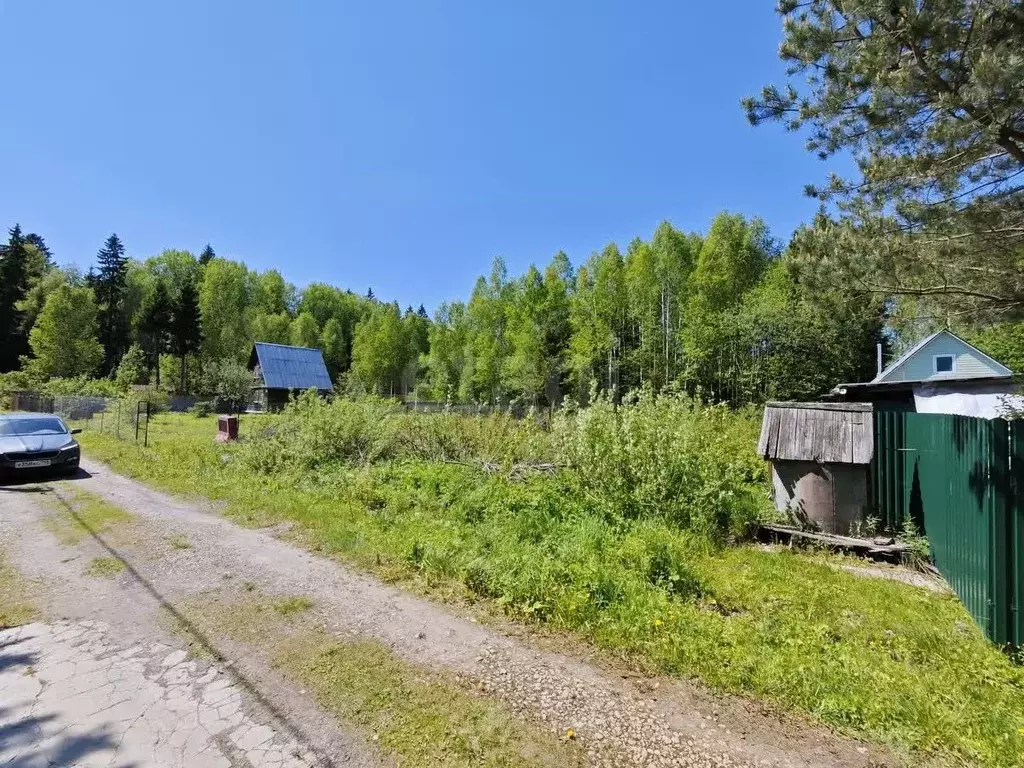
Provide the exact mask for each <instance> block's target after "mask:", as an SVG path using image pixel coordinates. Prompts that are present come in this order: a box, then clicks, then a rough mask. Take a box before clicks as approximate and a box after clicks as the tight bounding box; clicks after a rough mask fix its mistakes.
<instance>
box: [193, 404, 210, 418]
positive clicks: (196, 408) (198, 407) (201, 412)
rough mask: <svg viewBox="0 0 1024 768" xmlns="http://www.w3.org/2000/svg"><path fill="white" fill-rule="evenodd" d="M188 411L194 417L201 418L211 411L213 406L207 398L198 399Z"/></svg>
mask: <svg viewBox="0 0 1024 768" xmlns="http://www.w3.org/2000/svg"><path fill="white" fill-rule="evenodd" d="M188 412H189V413H191V414H192V415H193V416H195V417H196V418H199V419H202V418H204V417H206V416H209V415H210V414H211V413H213V406H212V405H211V404H210V403H209V401H207V400H200V401H199V402H198V403H196V404H195V405H193V406H192V407H191V408H189V409H188Z"/></svg>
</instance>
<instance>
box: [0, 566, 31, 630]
mask: <svg viewBox="0 0 1024 768" xmlns="http://www.w3.org/2000/svg"><path fill="white" fill-rule="evenodd" d="M36 616H37V612H36V609H35V608H34V607H33V605H32V603H31V602H30V601H29V599H28V590H27V589H26V587H25V580H24V579H23V578H22V576H21V574H20V573H18V571H17V569H15V567H14V566H13V565H11V564H10V562H8V560H7V556H6V555H5V554H4V552H3V551H2V550H0V629H7V628H8V627H17V626H20V625H21V624H28V623H29V622H30V621H32V620H33V619H35V618H36Z"/></svg>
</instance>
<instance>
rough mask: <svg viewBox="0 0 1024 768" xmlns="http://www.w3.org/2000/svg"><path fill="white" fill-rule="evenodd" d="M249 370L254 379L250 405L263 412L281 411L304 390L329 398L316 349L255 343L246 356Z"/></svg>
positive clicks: (321, 358)
mask: <svg viewBox="0 0 1024 768" xmlns="http://www.w3.org/2000/svg"><path fill="white" fill-rule="evenodd" d="M249 370H250V371H252V373H253V378H254V384H253V388H252V392H253V403H254V404H255V405H256V406H257V407H258V408H259V409H260V410H264V411H278V410H281V409H282V408H284V406H285V405H286V404H287V403H288V399H289V398H290V397H293V396H294V395H297V394H299V393H300V392H305V391H306V390H307V389H315V390H317V391H318V392H319V393H320V394H321V395H329V394H330V393H331V388H332V387H333V384H332V383H331V375H330V374H329V373H328V372H327V365H326V364H325V363H324V356H323V353H321V352H320V350H319V349H311V348H309V347H289V346H287V345H285V344H269V343H266V342H262V341H257V342H256V343H255V344H254V345H253V348H252V353H251V354H250V355H249Z"/></svg>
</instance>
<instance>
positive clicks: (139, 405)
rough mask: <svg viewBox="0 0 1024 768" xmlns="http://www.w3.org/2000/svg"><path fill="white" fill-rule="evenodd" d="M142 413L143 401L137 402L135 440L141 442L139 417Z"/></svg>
mask: <svg viewBox="0 0 1024 768" xmlns="http://www.w3.org/2000/svg"><path fill="white" fill-rule="evenodd" d="M141 415H142V401H141V400H139V401H137V402H136V403H135V442H136V443H137V442H139V417H140V416H141Z"/></svg>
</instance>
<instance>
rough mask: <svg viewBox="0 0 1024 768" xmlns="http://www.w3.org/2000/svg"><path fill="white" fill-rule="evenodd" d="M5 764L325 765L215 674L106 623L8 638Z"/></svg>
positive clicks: (3, 694)
mask: <svg viewBox="0 0 1024 768" xmlns="http://www.w3.org/2000/svg"><path fill="white" fill-rule="evenodd" d="M0 702H3V703H2V705H0V707H2V708H0V722H2V723H4V724H5V725H0V735H2V738H0V765H3V766H6V767H7V768H15V767H17V768H30V767H31V768H36V766H38V767H39V768H46V767H47V766H66V765H83V766H84V765H97V766H99V765H103V766H117V768H128V767H129V766H146V765H160V766H189V767H190V768H193V767H194V768H230V767H231V766H238V765H244V766H252V768H262V767H264V766H265V767H266V768H305V767H306V766H313V765H316V764H317V760H316V757H315V756H314V755H311V754H307V753H306V751H305V750H304V749H303V748H302V747H301V746H300V745H299V744H298V743H296V742H295V741H294V740H293V739H291V738H289V737H288V736H286V735H285V736H282V735H281V734H280V733H278V732H277V731H275V729H274V728H272V727H270V726H268V725H266V724H263V723H259V722H256V721H254V720H253V718H252V717H251V716H250V715H249V714H247V713H246V711H245V709H244V707H243V694H242V691H240V690H239V689H238V687H237V686H236V685H235V684H234V683H233V682H232V680H231V678H230V677H229V676H227V675H226V674H225V673H224V672H223V671H221V670H220V669H218V668H217V667H216V666H213V665H210V664H206V663H203V662H200V661H197V660H195V659H189V658H188V654H187V652H186V651H184V650H181V649H174V648H172V647H171V646H168V645H165V644H164V643H150V644H146V645H142V644H132V645H127V646H123V645H119V644H118V643H116V642H115V641H114V640H113V639H112V638H111V631H110V627H109V626H107V625H106V624H104V623H101V622H97V621H82V622H59V623H55V624H52V625H47V624H41V623H35V624H28V625H26V626H23V627H16V628H14V629H8V630H4V631H0Z"/></svg>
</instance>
